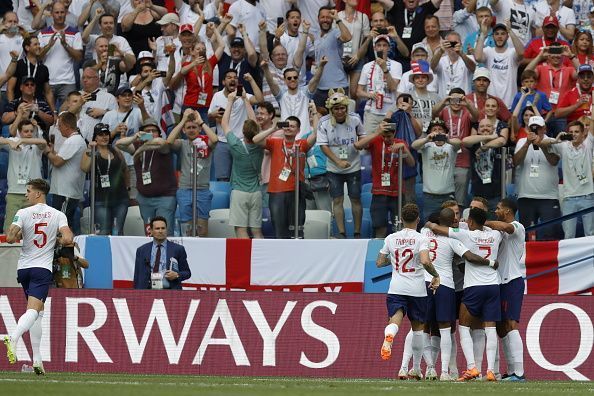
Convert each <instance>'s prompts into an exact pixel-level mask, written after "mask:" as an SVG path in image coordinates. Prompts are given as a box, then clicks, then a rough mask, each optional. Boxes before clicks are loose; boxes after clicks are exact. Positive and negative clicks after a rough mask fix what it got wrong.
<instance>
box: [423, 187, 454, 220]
mask: <svg viewBox="0 0 594 396" xmlns="http://www.w3.org/2000/svg"><path fill="white" fill-rule="evenodd" d="M448 199H454V192H453V191H452V192H451V193H449V194H429V193H423V216H422V218H423V219H424V220H423V221H426V220H427V219H428V218H429V215H431V213H434V212H439V211H441V204H442V203H444V202H445V201H447V200H448Z"/></svg>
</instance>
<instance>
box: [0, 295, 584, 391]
mask: <svg viewBox="0 0 594 396" xmlns="http://www.w3.org/2000/svg"><path fill="white" fill-rule="evenodd" d="M50 295H51V297H50V299H48V302H47V305H46V311H45V317H44V339H43V340H42V355H43V357H44V361H45V363H44V364H45V367H46V370H48V371H49V372H51V371H73V372H119V373H152V374H204V375H249V376H298V377H301V376H303V377H347V378H391V377H394V376H395V375H396V372H397V370H398V368H399V365H400V357H401V354H402V344H403V340H404V336H405V335H406V332H408V325H403V326H402V328H401V330H400V333H399V334H398V336H397V338H396V341H395V344H394V350H393V351H394V352H393V353H394V355H393V356H394V357H393V358H392V359H391V360H389V361H387V362H384V361H382V360H381V358H380V356H379V349H380V345H381V341H382V339H383V331H384V326H385V320H386V310H385V296H384V295H381V294H361V293H277V292H243V293H237V292H201V291H134V290H71V291H68V290H52V292H51V293H50ZM24 309H25V299H24V298H23V294H22V291H21V290H20V289H18V288H0V336H3V335H4V334H5V333H6V332H7V331H12V330H13V329H14V327H15V326H16V321H17V320H18V317H19V316H20V315H21V314H22V313H23V312H24ZM593 317H594V301H593V299H592V298H591V297H585V296H566V297H565V296H526V297H525V303H524V310H523V317H522V323H521V334H522V338H524V340H525V346H526V347H525V353H524V355H525V356H524V358H525V367H526V375H527V377H528V378H529V379H532V380H545V379H546V380H567V379H573V380H592V379H594V378H593V374H592V373H594V357H593V351H592V347H593V343H594V335H593V327H592V319H593ZM24 341H25V342H21V343H20V345H19V348H18V350H17V356H18V359H19V360H20V361H25V362H26V361H30V359H31V355H30V354H31V349H30V343H29V337H28V336H27V335H26V336H25V337H24ZM2 354H4V352H2ZM458 356H459V362H458V363H459V367H460V368H462V363H463V362H462V359H463V357H462V356H463V355H462V352H461V351H459V353H458ZM502 356H503V354H502ZM502 364H503V363H502ZM11 369H13V370H14V369H20V365H18V364H17V365H14V366H9V365H8V362H7V361H6V359H0V370H11ZM502 371H504V370H503V367H502Z"/></svg>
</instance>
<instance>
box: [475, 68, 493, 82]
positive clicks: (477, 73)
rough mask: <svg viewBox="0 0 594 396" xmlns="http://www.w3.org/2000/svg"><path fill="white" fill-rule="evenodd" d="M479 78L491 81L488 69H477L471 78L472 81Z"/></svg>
mask: <svg viewBox="0 0 594 396" xmlns="http://www.w3.org/2000/svg"><path fill="white" fill-rule="evenodd" d="M481 77H484V78H486V79H487V80H489V81H491V73H489V69H487V68H486V67H477V68H476V70H475V71H474V74H473V76H472V81H474V80H476V79H477V78H481Z"/></svg>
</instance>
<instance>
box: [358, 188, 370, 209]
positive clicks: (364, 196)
mask: <svg viewBox="0 0 594 396" xmlns="http://www.w3.org/2000/svg"><path fill="white" fill-rule="evenodd" d="M372 198H373V195H372V194H371V192H364V193H361V205H362V206H363V209H369V208H370V207H371V199H372Z"/></svg>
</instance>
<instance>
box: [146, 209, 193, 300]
mask: <svg viewBox="0 0 594 396" xmlns="http://www.w3.org/2000/svg"><path fill="white" fill-rule="evenodd" d="M150 227H151V234H152V236H153V241H152V242H149V243H147V244H144V245H142V246H140V247H139V248H138V249H137V250H136V263H135V265H134V288H135V289H181V288H182V286H181V282H182V281H184V280H186V279H188V278H190V276H191V275H192V273H191V272H190V267H189V266H188V260H187V255H186V249H185V248H184V247H183V246H182V245H178V244H177V243H174V242H171V241H168V240H167V220H166V219H165V218H164V217H162V216H156V217H155V218H154V219H152V220H151V223H150Z"/></svg>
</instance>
